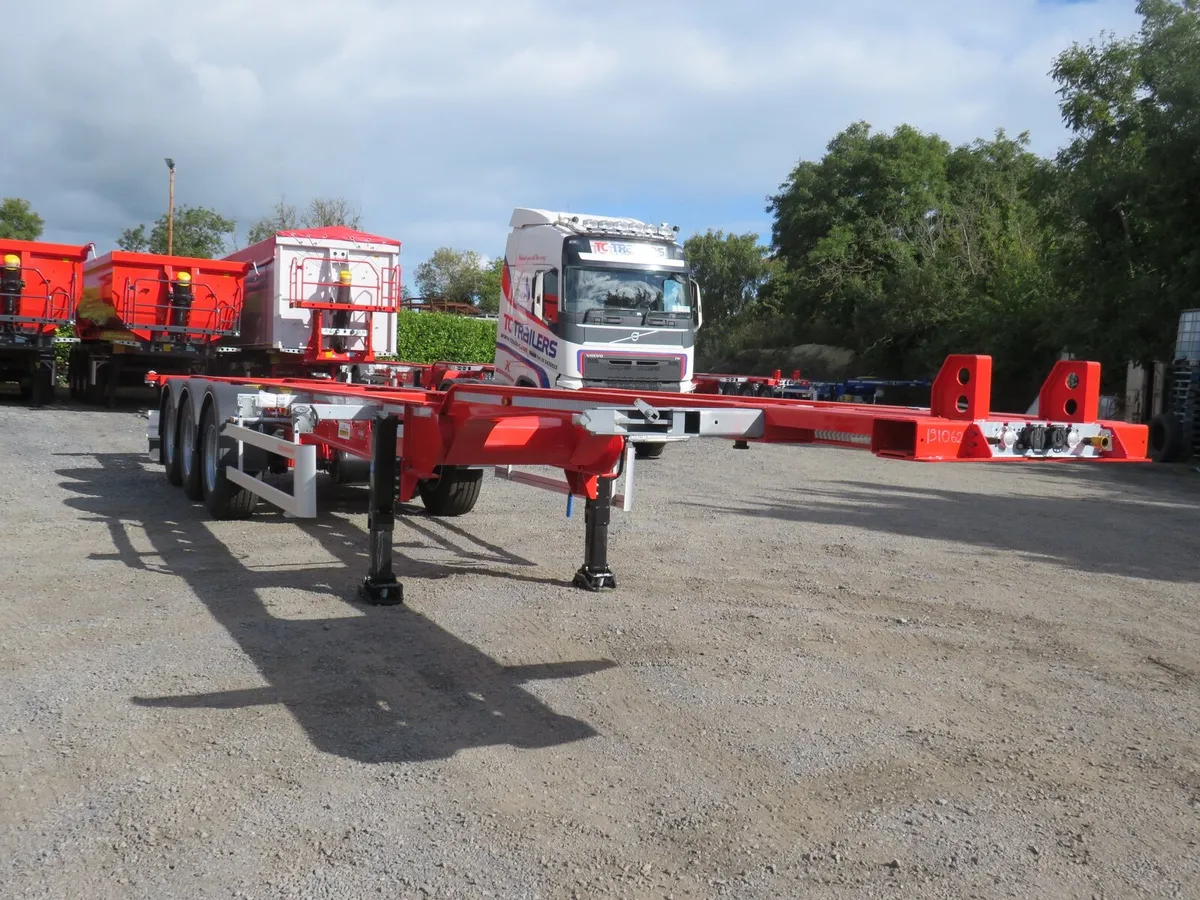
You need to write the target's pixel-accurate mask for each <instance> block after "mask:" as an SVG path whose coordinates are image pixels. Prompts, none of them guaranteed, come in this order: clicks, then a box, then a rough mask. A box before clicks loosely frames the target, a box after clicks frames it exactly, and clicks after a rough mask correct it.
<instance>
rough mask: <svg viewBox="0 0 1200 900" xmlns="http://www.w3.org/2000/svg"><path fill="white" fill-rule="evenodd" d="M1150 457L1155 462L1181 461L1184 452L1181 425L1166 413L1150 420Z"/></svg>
mask: <svg viewBox="0 0 1200 900" xmlns="http://www.w3.org/2000/svg"><path fill="white" fill-rule="evenodd" d="M1149 438H1150V441H1149V443H1150V447H1149V449H1150V458H1151V459H1152V460H1154V461H1155V462H1160V463H1171V462H1181V461H1182V460H1183V459H1184V458H1185V456H1186V454H1185V449H1184V446H1183V426H1182V424H1180V422H1179V420H1178V419H1177V418H1175V417H1174V416H1172V415H1169V414H1167V413H1160V414H1159V415H1157V416H1155V417H1154V418H1153V419H1151V420H1150V434H1149Z"/></svg>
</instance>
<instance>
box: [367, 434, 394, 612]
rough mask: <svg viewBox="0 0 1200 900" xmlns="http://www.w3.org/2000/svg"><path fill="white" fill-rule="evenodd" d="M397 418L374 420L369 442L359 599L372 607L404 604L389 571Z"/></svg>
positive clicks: (390, 566)
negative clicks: (364, 564) (365, 564)
mask: <svg viewBox="0 0 1200 900" xmlns="http://www.w3.org/2000/svg"><path fill="white" fill-rule="evenodd" d="M398 424H399V420H398V419H397V418H396V416H380V417H378V418H376V419H375V422H374V430H373V433H372V435H371V438H372V444H373V447H372V453H371V455H372V461H371V499H370V504H371V505H370V509H369V510H368V512H367V527H368V534H367V549H368V555H369V557H370V563H369V568H368V569H367V577H366V578H364V579H363V582H362V585H361V586H360V587H359V595H360V596H361V597H362V598H363V600H365V601H366V602H367V603H370V604H371V605H372V606H395V605H396V604H398V603H403V602H404V588H403V587H402V586H401V584H400V582H399V581H398V580H397V579H396V575H395V573H394V572H393V571H392V530H393V528H394V527H395V525H396V485H397V482H398V479H397V474H398V466H397V460H396V434H397V426H398Z"/></svg>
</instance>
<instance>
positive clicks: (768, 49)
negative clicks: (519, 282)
mask: <svg viewBox="0 0 1200 900" xmlns="http://www.w3.org/2000/svg"><path fill="white" fill-rule="evenodd" d="M1135 5H1136V0H837V2H833V0H742V2H729V0H688V2H686V3H656V2H651V0H643V2H640V3H639V2H633V0H610V2H607V3H563V2H550V0H446V2H441V3H430V2H422V3H417V2H408V0H337V2H332V0H204V2H187V3H184V2H179V3H167V2H163V0H88V2H86V3H85V2H83V0H50V2H42V3H30V4H21V5H15V4H14V6H13V7H11V8H9V10H8V11H7V12H6V14H5V24H6V32H5V33H6V34H8V35H9V36H10V37H11V36H12V35H14V34H16V35H20V36H21V37H20V39H19V40H6V41H5V50H4V57H5V62H4V70H5V74H4V76H3V77H4V79H5V81H6V82H7V83H9V84H11V83H12V82H13V80H14V79H16V81H17V83H18V84H19V85H20V92H19V96H20V98H21V102H20V106H19V107H18V108H16V110H15V118H10V119H7V120H6V125H5V130H4V138H3V140H2V141H0V196H14V195H15V196H20V197H25V198H28V199H29V200H30V201H31V202H32V203H33V204H34V207H35V208H36V209H37V210H38V211H39V212H40V213H41V215H42V216H43V217H44V218H45V219H46V222H47V228H46V234H45V238H46V239H49V240H64V241H69V242H79V243H84V242H87V241H95V242H96V245H97V248H98V249H99V250H100V252H104V250H107V249H110V248H111V247H112V245H113V242H114V241H115V239H116V237H117V235H118V234H119V233H120V231H121V229H122V228H125V227H127V226H129V225H133V224H137V223H139V222H152V221H153V220H154V218H155V217H156V216H158V215H159V214H160V213H161V212H163V211H164V210H165V208H166V202H167V170H166V165H165V163H164V162H163V159H164V157H167V156H170V157H173V158H174V159H175V160H176V163H177V166H178V170H177V180H176V204H177V205H179V204H189V205H205V206H211V207H213V208H215V209H217V210H218V211H220V212H222V213H224V214H225V215H228V216H231V217H234V218H236V219H237V220H238V221H239V223H240V224H241V234H242V235H243V236H244V234H245V227H246V225H248V224H249V223H250V222H251V221H253V220H254V219H255V218H257V217H258V216H260V215H262V214H263V213H265V212H266V211H268V210H269V209H270V207H271V205H272V204H273V202H275V201H276V200H277V199H278V198H279V197H280V196H281V195H284V196H286V197H287V199H288V200H289V201H292V202H297V203H299V204H303V203H304V202H306V201H307V200H308V199H309V198H310V197H313V196H320V195H326V196H327V195H334V196H344V197H346V198H348V199H349V200H350V201H351V202H352V203H353V204H354V205H356V206H357V207H358V208H359V209H360V210H361V211H362V215H363V224H364V227H366V228H368V229H370V230H374V231H377V232H380V233H383V234H386V235H389V236H392V237H396V238H398V239H400V240H401V241H402V242H403V243H404V255H403V259H404V266H405V272H406V274H405V278H406V281H407V280H409V279H410V278H411V273H412V272H413V269H414V268H415V266H416V264H417V263H418V262H420V261H421V260H422V259H424V258H425V257H426V256H427V255H428V254H429V253H430V252H431V251H432V250H433V249H434V248H436V247H438V246H443V245H449V246H454V247H457V248H461V249H474V250H477V251H479V252H480V253H483V254H487V255H495V254H497V253H499V252H502V251H503V246H504V244H503V242H504V236H505V233H506V232H507V226H508V219H509V216H510V215H511V212H512V209H513V207H514V206H543V207H548V208H551V209H569V210H571V211H574V212H592V213H600V214H613V215H633V216H637V217H641V218H645V219H650V220H653V221H656V222H661V221H670V222H673V223H676V224H679V225H680V226H681V228H682V230H683V233H684V234H685V235H686V234H688V233H691V232H694V231H697V230H699V231H703V230H704V229H706V228H709V227H713V228H723V229H726V230H734V231H739V232H740V231H746V230H755V231H759V232H760V233H762V234H763V235H764V236H765V235H768V234H769V229H770V220H769V218H768V216H767V214H766V213H765V211H764V206H765V202H766V201H765V198H766V196H767V195H768V194H770V193H772V192H773V191H774V190H775V189H776V188H777V187H778V185H779V183H780V182H781V181H782V180H783V179H784V178H786V176H787V174H788V172H789V171H790V169H791V167H792V166H793V165H794V164H795V163H796V161H797V160H798V159H800V158H817V157H819V156H820V154H821V152H822V150H823V148H824V146H825V144H826V143H827V142H828V140H829V139H830V138H831V137H832V136H833V135H834V134H835V133H836V132H837V131H839V130H840V129H841V128H843V127H845V126H846V125H848V124H849V123H850V122H852V121H855V120H858V119H864V120H866V121H868V122H870V123H871V125H872V126H873V127H875V128H876V129H890V128H892V127H894V126H895V125H896V124H898V123H901V122H908V123H911V124H913V125H915V126H917V127H919V128H921V129H923V130H926V131H936V132H938V133H940V134H942V135H943V137H945V138H947V139H949V140H951V141H953V142H955V143H958V142H966V141H970V140H972V139H974V138H975V137H979V136H990V135H991V134H992V133H993V132H994V131H995V129H996V128H997V127H1000V126H1002V127H1004V128H1005V129H1007V130H1008V131H1009V132H1010V133H1013V134H1015V133H1018V132H1020V131H1024V130H1029V131H1030V132H1032V137H1033V149H1035V150H1036V151H1038V152H1040V153H1043V154H1047V155H1049V154H1052V153H1053V152H1054V151H1055V150H1056V149H1057V148H1058V147H1059V146H1061V145H1062V143H1063V142H1064V141H1065V138H1066V134H1065V132H1064V130H1063V128H1062V125H1061V122H1060V119H1059V114H1058V108H1057V98H1056V96H1055V93H1054V88H1055V86H1054V84H1053V82H1052V81H1051V79H1050V78H1049V76H1048V75H1047V72H1048V71H1049V69H1050V67H1051V65H1052V62H1053V58H1054V56H1055V54H1056V53H1057V52H1058V51H1060V50H1062V49H1064V48H1066V47H1068V46H1070V44H1071V43H1072V42H1073V41H1079V42H1087V41H1089V40H1091V39H1093V38H1095V37H1098V36H1099V35H1100V34H1101V32H1103V31H1105V30H1110V31H1115V32H1117V33H1118V34H1128V33H1131V32H1133V31H1135V30H1136V28H1137V26H1138V24H1139V20H1138V17H1137V15H1136V13H1135ZM10 96H11V95H10ZM6 109H8V110H9V111H10V114H11V113H13V112H14V110H13V107H11V106H6Z"/></svg>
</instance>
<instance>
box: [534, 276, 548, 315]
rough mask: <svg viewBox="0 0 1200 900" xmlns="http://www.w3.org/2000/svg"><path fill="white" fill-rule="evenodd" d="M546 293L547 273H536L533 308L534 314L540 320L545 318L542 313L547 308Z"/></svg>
mask: <svg viewBox="0 0 1200 900" xmlns="http://www.w3.org/2000/svg"><path fill="white" fill-rule="evenodd" d="M545 291H546V273H545V272H534V274H533V292H532V297H531V301H532V306H533V314H534V315H535V316H536V317H537V318H539V319H541V318H542V317H543V316H542V312H543V308H544V306H545Z"/></svg>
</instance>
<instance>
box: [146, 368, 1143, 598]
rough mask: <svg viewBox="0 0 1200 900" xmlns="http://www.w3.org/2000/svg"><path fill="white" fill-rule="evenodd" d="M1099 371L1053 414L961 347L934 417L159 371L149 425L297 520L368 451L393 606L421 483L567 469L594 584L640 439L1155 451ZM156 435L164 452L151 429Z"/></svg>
mask: <svg viewBox="0 0 1200 900" xmlns="http://www.w3.org/2000/svg"><path fill="white" fill-rule="evenodd" d="M1099 377H1100V367H1099V365H1098V364H1096V363H1089V362H1076V361H1064V362H1060V363H1058V364H1057V365H1056V366H1055V368H1054V370H1053V372H1052V373H1051V374H1050V377H1049V378H1047V380H1046V383H1045V385H1044V386H1043V388H1042V391H1041V393H1040V395H1039V412H1040V415H1039V416H1026V415H1009V414H993V413H992V412H991V411H990V408H989V395H990V390H991V359H990V358H989V357H986V356H951V357H949V358H948V359H947V360H946V362H945V364H944V365H943V367H942V370H941V372H940V373H939V375H938V377H937V379H936V380H935V382H934V385H933V389H932V394H931V407H930V408H929V409H923V408H910V407H897V406H882V405H869V406H865V405H858V404H843V403H820V402H811V401H802V400H791V399H774V398H762V397H759V398H749V397H724V396H713V395H700V396H696V395H680V394H664V393H640V392H635V391H613V390H592V389H589V390H579V391H561V390H549V389H545V388H521V387H512V386H508V385H496V384H489V383H486V382H484V381H472V380H468V379H457V380H456V383H453V384H447V388H448V389H447V390H444V391H434V390H422V389H417V388H410V389H397V388H394V387H386V386H372V385H362V384H341V383H331V382H328V381H323V380H322V381H314V380H308V379H266V380H259V379H248V378H203V377H191V376H175V375H165V376H159V375H154V374H151V375H150V376H148V377H147V381H148V382H150V383H152V384H156V385H158V386H160V387H161V388H162V391H161V400H160V408H159V411H158V413H157V424H152V425H151V428H152V429H154V428H157V436H158V443H159V446H160V459H161V460H162V461H163V462H164V463H166V464H167V469H168V477H170V478H172V483H175V484H179V483H182V484H183V485H184V488H185V491H187V492H188V494H189V496H190V497H191V498H192V499H194V500H204V501H205V503H206V505H207V506H208V507H209V510H210V512H211V513H212V514H213V515H215V516H217V517H219V518H231V517H235V516H244V515H249V514H250V512H251V511H252V510H253V507H254V503H253V500H254V498H253V497H251V496H249V495H248V494H245V493H244V492H246V491H249V492H250V493H251V494H255V495H257V496H259V497H263V498H266V499H267V500H268V501H270V502H274V503H276V505H279V506H281V507H282V508H284V509H288V510H290V511H293V514H296V515H301V516H313V515H315V514H316V512H315V504H316V501H315V493H314V488H313V487H312V483H313V480H314V478H315V472H316V467H317V460H318V455H319V458H320V459H321V460H323V461H325V462H326V463H330V462H333V461H335V460H336V459H337V458H339V457H352V458H357V459H359V460H367V461H370V464H371V465H370V475H369V479H367V480H369V482H370V485H371V510H370V516H369V524H370V541H371V553H370V558H371V564H370V573H369V574H368V576H367V579H366V580H365V581H364V587H363V593H364V595H365V596H366V597H367V599H368V600H369V601H370V602H378V603H391V602H399V597H400V596H401V594H400V586H399V583H398V582H397V581H396V580H395V577H394V575H393V574H392V570H391V529H392V523H393V521H394V513H395V503H396V502H397V501H399V502H402V503H403V502H408V501H409V500H411V499H412V498H413V497H414V496H416V495H417V494H418V493H420V494H421V499H422V501H423V502H425V503H426V507H427V509H430V511H431V512H433V513H434V514H435V515H460V514H462V513H463V512H466V511H469V509H470V508H471V506H473V505H474V497H475V496H477V494H478V480H479V477H481V476H482V472H481V471H479V469H480V467H484V466H489V465H494V466H548V467H553V468H557V469H561V470H562V471H563V472H564V474H565V475H566V483H565V485H564V486H563V488H564V489H565V491H566V492H568V493H570V494H573V495H576V496H580V497H583V498H585V500H586V507H585V514H586V515H585V518H586V522H587V544H586V547H587V551H586V554H585V563H584V566H583V567H582V568H581V569H580V570H579V572H578V573H577V574H576V579H575V581H576V584H579V585H580V586H583V587H587V588H589V589H592V590H598V589H599V588H601V587H605V586H609V587H615V584H616V581H615V578H614V577H613V575H612V573H611V571H609V569H608V565H607V550H606V546H607V526H608V515H609V510H610V506H611V502H612V488H613V482H614V481H615V479H616V478H617V477H618V476H619V475H620V473H621V469H622V461H623V460H624V466H625V467H629V466H632V458H633V454H632V453H631V452H629V451H630V449H631V446H630V445H631V444H632V443H636V442H637V441H638V440H662V439H664V438H665V439H668V440H671V439H677V440H683V439H687V438H689V437H693V436H697V437H698V436H707V437H720V438H725V439H729V440H733V441H735V446H736V447H745V446H748V444H749V442H751V441H755V442H762V443H791V444H827V445H832V446H839V447H849V448H857V449H869V450H870V451H871V452H872V453H875V454H876V455H878V456H882V457H887V458H892V459H906V460H915V461H925V462H935V461H946V462H948V461H975V462H984V461H1023V460H1024V461H1030V460H1063V461H1065V460H1086V461H1096V462H1145V461H1147V459H1146V446H1147V437H1148V430H1147V428H1146V426H1144V425H1132V424H1128V423H1124V422H1112V421H1098V420H1097V419H1096V415H1097V411H1098V404H1099V389H1100V380H1099ZM148 436H149V437H150V438H151V447H152V448H153V446H154V444H155V438H154V435H153V434H149V433H148ZM168 447H169V448H170V449H171V450H172V451H173V452H168ZM255 447H258V448H261V449H262V450H265V451H266V454H267V455H271V454H274V455H275V459H276V463H274V465H277V464H278V460H279V458H280V455H284V456H287V457H288V458H289V459H291V460H293V464H292V465H293V468H294V482H295V484H296V485H297V487H296V497H295V498H293V497H292V496H291V495H286V494H283V493H282V492H280V491H279V490H277V489H275V488H271V487H267V486H264V485H263V483H262V482H261V481H259V480H258V476H259V475H260V474H261V473H263V472H264V471H278V469H272V468H270V466H271V465H272V464H269V463H267V462H264V461H263V460H264V459H266V458H267V457H266V456H263V455H262V454H261V453H260V455H259V456H258V457H254V456H253V448H255ZM214 454H215V455H214ZM180 459H183V460H184V462H180ZM172 460H174V462H172ZM243 466H244V467H243ZM181 467H182V468H181ZM464 473H465V474H466V475H470V476H471V477H472V478H473V479H474V481H473V486H471V489H470V491H466V492H465V493H466V494H469V495H470V499H469V502H468V503H466V505H465V506H464V505H462V504H459V505H458V506H455V505H454V504H451V505H450V507H446V506H443V508H442V509H441V510H440V511H439V510H437V508H436V507H437V504H436V503H435V504H434V505H433V506H431V501H429V499H428V496H429V494H430V493H436V491H437V490H438V489H439V488H448V489H449V490H450V492H453V491H454V490H455V489H456V487H458V486H462V484H468V479H466V478H463V476H464ZM628 474H629V476H630V477H631V476H632V470H629V472H628ZM459 478H463V481H462V484H460V483H459V481H457V480H456V479H459ZM541 481H545V479H541ZM629 482H630V478H627V484H626V490H627V492H628V490H629V488H630V483H629ZM531 483H538V482H531ZM301 488H303V490H304V491H305V492H306V493H305V498H306V499H303V501H301V498H300V493H301ZM471 491H473V493H471ZM238 498H240V499H238ZM442 499H443V500H445V496H443V498H442ZM246 501H251V502H249V503H247V502H246ZM285 504H291V505H290V506H289V505H285Z"/></svg>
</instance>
